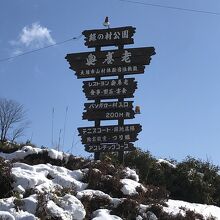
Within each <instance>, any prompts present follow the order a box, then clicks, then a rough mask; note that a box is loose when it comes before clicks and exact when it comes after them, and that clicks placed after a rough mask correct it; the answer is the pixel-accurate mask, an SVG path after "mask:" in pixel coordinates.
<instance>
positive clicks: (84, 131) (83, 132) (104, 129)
mask: <svg viewBox="0 0 220 220" xmlns="http://www.w3.org/2000/svg"><path fill="white" fill-rule="evenodd" d="M141 130H142V127H141V125H140V124H127V125H108V126H100V127H81V128H78V131H79V136H89V135H99V134H102V135H106V134H122V133H124V134H127V133H131V132H135V133H138V132H140V131H141Z"/></svg>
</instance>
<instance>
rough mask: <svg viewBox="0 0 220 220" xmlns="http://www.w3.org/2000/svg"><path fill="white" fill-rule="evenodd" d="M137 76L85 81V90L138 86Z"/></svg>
mask: <svg viewBox="0 0 220 220" xmlns="http://www.w3.org/2000/svg"><path fill="white" fill-rule="evenodd" d="M134 80H135V78H125V79H110V80H92V81H83V90H84V91H86V90H89V89H99V88H115V87H120V86H128V87H135V88H137V81H134Z"/></svg>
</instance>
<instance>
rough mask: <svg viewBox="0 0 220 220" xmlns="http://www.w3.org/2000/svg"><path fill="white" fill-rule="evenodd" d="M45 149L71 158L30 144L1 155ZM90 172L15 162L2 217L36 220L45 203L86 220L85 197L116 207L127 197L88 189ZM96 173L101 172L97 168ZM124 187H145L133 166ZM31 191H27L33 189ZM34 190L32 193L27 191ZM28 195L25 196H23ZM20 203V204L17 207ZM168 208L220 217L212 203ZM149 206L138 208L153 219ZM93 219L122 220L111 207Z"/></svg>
mask: <svg viewBox="0 0 220 220" xmlns="http://www.w3.org/2000/svg"><path fill="white" fill-rule="evenodd" d="M43 151H47V152H48V155H49V157H50V158H52V159H54V160H55V159H59V160H64V161H65V162H67V161H68V158H69V155H67V154H64V153H63V152H58V151H56V150H52V149H50V150H45V149H39V148H33V147H31V146H25V147H23V148H22V149H21V150H18V151H16V152H14V153H10V154H6V153H0V157H3V158H5V159H6V160H13V159H16V161H19V159H23V158H25V157H26V156H27V155H30V154H38V153H42V152H43ZM158 163H166V164H167V165H169V166H170V167H173V168H175V165H173V164H171V163H170V162H169V161H166V160H162V159H160V160H158ZM87 172H88V168H86V169H79V170H73V171H72V170H69V169H67V168H64V167H61V166H55V165H51V164H49V163H48V164H38V165H33V166H31V165H28V164H25V163H21V162H15V163H13V167H12V176H13V178H14V183H13V191H14V192H15V195H17V196H16V198H15V197H13V196H12V197H10V198H4V199H0V219H3V220H35V219H36V220H37V219H38V218H37V217H36V216H35V214H36V210H37V207H38V206H39V205H44V208H45V209H46V213H48V214H49V215H50V216H53V217H59V218H60V219H62V220H71V219H72V220H73V219H74V220H83V219H84V218H85V216H86V210H85V208H84V206H83V204H82V203H81V201H80V200H81V199H82V197H84V196H88V197H90V198H92V197H101V198H104V199H107V200H109V203H110V204H111V207H117V206H118V205H119V204H120V203H121V202H122V201H123V200H124V199H125V198H112V197H111V196H109V195H108V194H106V193H104V192H102V191H100V190H92V189H87V187H88V184H87V183H85V182H83V179H84V178H83V177H84V176H85V174H86V173H87ZM97 172H99V173H100V175H101V171H99V170H98V169H97ZM120 182H121V183H122V188H121V189H120V190H121V191H122V192H123V194H124V197H127V196H133V195H136V194H137V193H138V192H137V187H141V188H142V189H143V190H146V188H145V187H144V186H143V185H142V184H141V183H139V176H138V175H137V173H136V172H135V170H132V169H130V168H125V169H124V178H123V179H121V180H120ZM30 189H32V190H31V191H27V190H30ZM60 189H65V193H63V194H57V191H59V190H60ZM66 189H70V190H75V194H74V195H72V194H70V191H68V190H67V191H66ZM29 192H31V193H32V194H31V193H30V194H28V196H27V193H29ZM39 194H44V195H45V202H44V204H39V202H38V199H39ZM24 197H26V198H24ZM17 203H19V204H20V205H19V207H17ZM167 206H168V207H163V210H164V211H165V212H167V213H172V214H174V215H175V214H178V213H182V214H183V215H185V211H184V210H183V209H182V208H181V207H185V208H186V209H189V210H192V211H195V212H197V213H200V214H202V215H203V216H204V218H208V217H210V216H211V215H212V216H213V217H216V220H218V219H219V220H220V208H219V207H216V206H211V205H204V204H195V203H188V202H184V201H178V200H168V201H167ZM148 207H149V206H147V205H144V204H140V206H139V209H140V213H141V215H142V214H143V213H145V215H148V217H149V216H151V218H152V219H155V220H156V219H157V217H156V216H155V215H154V213H151V212H149V211H148V212H146V210H147V208H148ZM141 215H138V216H137V217H136V220H141V219H143V216H141ZM92 219H93V220H103V219H105V220H121V218H120V217H118V216H116V215H113V214H111V210H108V209H98V210H95V211H94V212H93V213H92Z"/></svg>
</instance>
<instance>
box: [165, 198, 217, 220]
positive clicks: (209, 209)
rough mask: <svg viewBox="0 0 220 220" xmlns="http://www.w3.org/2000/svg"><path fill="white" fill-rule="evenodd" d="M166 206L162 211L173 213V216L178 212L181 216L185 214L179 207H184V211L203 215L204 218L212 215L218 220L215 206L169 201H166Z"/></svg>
mask: <svg viewBox="0 0 220 220" xmlns="http://www.w3.org/2000/svg"><path fill="white" fill-rule="evenodd" d="M167 205H168V207H164V208H163V210H164V211H165V212H167V213H173V214H174V215H176V214H178V213H179V212H180V213H181V214H185V212H184V211H183V210H182V209H180V208H181V207H185V208H186V209H189V210H191V211H195V212H197V213H199V214H201V215H203V216H204V217H205V218H208V217H210V216H211V215H212V216H213V217H215V218H216V219H220V208H219V207H217V206H212V205H204V204H197V203H189V202H184V201H179V200H171V199H169V200H168V202H167Z"/></svg>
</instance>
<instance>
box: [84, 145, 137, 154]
mask: <svg viewBox="0 0 220 220" xmlns="http://www.w3.org/2000/svg"><path fill="white" fill-rule="evenodd" d="M135 149H136V148H135V147H134V145H133V144H132V143H122V144H117V143H112V144H96V145H85V150H86V151H87V152H113V151H133V150H135Z"/></svg>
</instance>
